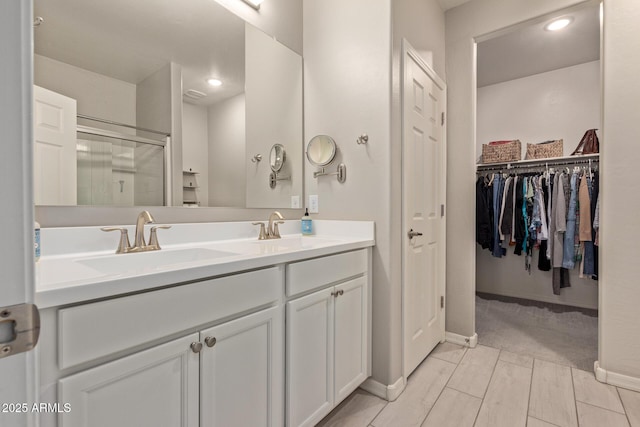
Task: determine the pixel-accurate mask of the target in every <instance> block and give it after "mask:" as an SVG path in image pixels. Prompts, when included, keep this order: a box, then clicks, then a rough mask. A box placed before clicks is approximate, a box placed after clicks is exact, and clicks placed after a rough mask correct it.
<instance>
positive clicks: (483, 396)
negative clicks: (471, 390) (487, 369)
mask: <svg viewBox="0 0 640 427" xmlns="http://www.w3.org/2000/svg"><path fill="white" fill-rule="evenodd" d="M496 350H498V357H496V361H495V363H494V364H493V369H492V370H491V376H490V377H489V382H488V383H487V387H486V388H485V389H484V394H483V395H482V403H484V398H485V397H487V391H488V390H489V385H490V384H491V380H492V379H493V376H494V375H495V374H496V366H498V361H499V360H500V352H502V350H501V349H496ZM482 403H481V404H480V408H482ZM478 413H480V409H478Z"/></svg>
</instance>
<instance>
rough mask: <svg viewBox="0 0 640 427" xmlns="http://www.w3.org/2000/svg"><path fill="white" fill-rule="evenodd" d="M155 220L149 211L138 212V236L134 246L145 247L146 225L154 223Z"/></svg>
mask: <svg viewBox="0 0 640 427" xmlns="http://www.w3.org/2000/svg"><path fill="white" fill-rule="evenodd" d="M154 222H155V220H154V219H153V216H152V215H151V214H150V213H149V211H142V212H140V213H139V214H138V219H137V220H136V237H135V239H134V240H133V244H134V247H136V248H144V247H145V246H147V244H146V243H145V241H144V225H145V224H152V223H154Z"/></svg>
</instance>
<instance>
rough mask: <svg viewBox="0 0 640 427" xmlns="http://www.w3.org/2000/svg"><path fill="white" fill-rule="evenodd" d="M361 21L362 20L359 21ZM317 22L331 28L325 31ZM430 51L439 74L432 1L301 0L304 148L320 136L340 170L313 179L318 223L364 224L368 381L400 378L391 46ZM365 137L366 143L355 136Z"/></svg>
mask: <svg viewBox="0 0 640 427" xmlns="http://www.w3.org/2000/svg"><path fill="white" fill-rule="evenodd" d="M364 16H366V19H363V17H364ZM327 23H330V27H331V31H329V32H327ZM402 37H407V38H408V39H409V41H410V42H411V43H412V44H413V46H414V47H415V48H416V49H418V50H420V51H422V52H427V51H430V52H432V55H430V56H432V57H433V58H434V62H435V64H434V65H435V69H436V70H437V71H438V72H439V73H440V75H441V76H442V77H444V75H443V74H444V73H443V71H444V62H443V61H444V13H443V12H442V10H441V9H440V7H439V6H438V4H437V2H436V0H396V1H390V0H387V1H379V2H375V6H374V4H372V3H371V2H368V1H366V0H358V1H355V0H351V1H349V2H344V1H339V0H330V1H328V0H323V1H317V0H305V2H304V52H305V61H304V65H305V141H306V142H308V141H309V140H310V139H311V138H312V137H313V136H315V135H318V134H327V135H330V136H332V137H333V138H334V139H335V140H336V143H337V144H338V148H339V153H338V156H337V159H336V161H334V163H333V165H332V166H331V167H330V168H335V167H336V166H335V165H336V164H337V163H339V162H344V163H345V164H346V166H347V180H346V182H345V183H344V184H340V183H338V182H337V180H336V179H335V177H319V178H317V179H316V178H313V171H314V170H315V168H314V167H313V166H311V165H310V164H309V163H308V162H306V161H305V173H306V178H305V184H306V186H305V194H306V195H309V194H317V195H318V196H319V206H320V214H319V215H318V216H319V217H320V218H344V219H359V220H374V221H375V222H376V247H375V248H374V253H373V313H374V316H373V378H374V379H375V380H376V381H378V382H380V383H382V384H387V385H389V384H394V383H395V382H396V381H397V380H398V379H399V378H400V377H401V376H402V302H401V301H402V294H401V259H400V253H401V252H400V250H401V243H402V240H401V234H402V233H401V230H400V215H401V212H400V206H401V205H400V194H401V191H400V189H401V187H400V185H401V165H400V158H401V151H400V150H401V147H400V143H401V141H400V131H401V123H400V115H399V108H400V102H399V91H400V80H399V69H400V58H401V53H400V43H401V39H402ZM362 133H367V134H368V135H369V143H368V144H367V145H358V144H356V142H355V141H356V138H357V137H358V136H359V135H360V134H362Z"/></svg>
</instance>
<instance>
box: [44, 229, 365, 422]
mask: <svg viewBox="0 0 640 427" xmlns="http://www.w3.org/2000/svg"><path fill="white" fill-rule="evenodd" d="M314 225H315V228H316V235H314V236H301V235H300V234H297V233H296V232H297V231H298V230H299V229H300V222H299V221H286V222H285V223H284V224H282V225H281V227H280V232H281V233H282V238H281V239H273V240H261V241H259V240H258V239H257V236H258V232H257V231H258V229H257V227H255V226H254V225H251V223H248V222H237V223H207V224H174V225H173V227H172V228H171V229H170V230H161V231H163V233H162V234H161V235H159V236H158V237H159V240H160V243H161V244H162V248H163V249H162V250H160V251H156V252H154V253H132V254H119V255H115V254H114V251H115V247H116V245H117V241H116V240H117V239H116V236H114V235H113V234H112V233H102V232H100V230H99V228H98V227H75V228H66V229H65V228H60V229H43V230H42V242H43V256H42V258H41V261H40V262H39V263H38V264H37V267H36V274H37V278H38V282H37V293H36V303H37V305H38V306H39V307H40V310H41V317H42V318H41V323H42V330H41V338H40V343H39V344H38V347H37V357H38V359H39V366H40V372H39V382H40V392H41V393H40V399H41V402H48V403H54V402H57V403H59V404H60V408H61V410H60V411H59V412H58V413H46V414H44V413H43V414H40V422H41V425H42V426H59V427H69V426H92V427H100V426H115V425H117V426H171V427H173V426H202V427H205V426H207V427H208V426H252V427H253V426H274V427H277V426H282V425H288V426H312V425H315V424H316V423H317V422H318V421H320V420H321V419H322V418H323V417H324V416H325V415H326V414H328V413H329V412H330V411H331V410H332V409H333V408H334V407H335V406H336V405H337V404H338V403H340V401H342V400H343V399H344V398H345V397H346V396H348V395H349V394H350V393H351V392H352V391H353V390H355V389H356V388H357V387H358V386H359V385H360V384H361V383H362V382H363V381H364V380H365V379H366V378H367V377H368V376H369V375H370V370H371V350H370V349H371V247H372V246H373V244H374V225H373V223H372V222H352V221H315V224H314ZM159 234H160V233H159ZM77 248H82V249H83V252H82V253H78V252H77V250H78V249H77ZM85 249H86V251H84V250H85ZM65 404H68V405H66V406H65ZM67 408H68V410H66V409H67Z"/></svg>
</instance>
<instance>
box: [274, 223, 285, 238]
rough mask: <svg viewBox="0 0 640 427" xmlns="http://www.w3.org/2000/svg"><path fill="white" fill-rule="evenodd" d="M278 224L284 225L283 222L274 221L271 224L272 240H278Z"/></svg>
mask: <svg viewBox="0 0 640 427" xmlns="http://www.w3.org/2000/svg"><path fill="white" fill-rule="evenodd" d="M278 224H284V221H276V222H274V223H273V234H272V235H271V238H272V239H279V238H280V230H279V229H278Z"/></svg>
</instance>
